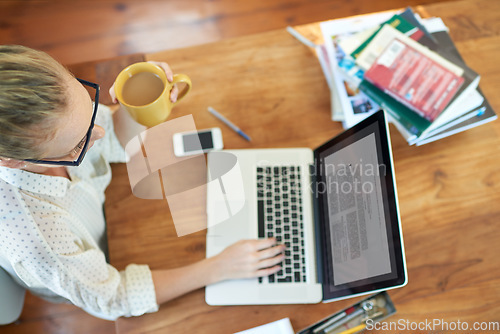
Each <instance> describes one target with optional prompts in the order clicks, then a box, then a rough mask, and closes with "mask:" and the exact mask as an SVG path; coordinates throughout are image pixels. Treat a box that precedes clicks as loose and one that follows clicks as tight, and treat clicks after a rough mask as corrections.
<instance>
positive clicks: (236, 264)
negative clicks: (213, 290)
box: [211, 238, 285, 281]
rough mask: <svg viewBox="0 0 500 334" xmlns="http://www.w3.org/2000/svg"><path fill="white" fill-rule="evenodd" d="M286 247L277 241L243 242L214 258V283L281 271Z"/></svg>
mask: <svg viewBox="0 0 500 334" xmlns="http://www.w3.org/2000/svg"><path fill="white" fill-rule="evenodd" d="M284 250H285V246H284V245H277V244H276V239H274V238H270V239H260V240H241V241H239V242H237V243H235V244H233V245H231V246H229V247H227V248H226V249H225V250H224V251H222V252H221V253H220V254H218V255H216V256H214V257H213V258H212V259H211V260H212V261H213V264H214V267H212V269H213V271H212V274H213V275H214V281H223V280H227V279H237V278H251V277H261V276H268V275H271V274H274V273H276V272H278V271H279V270H280V269H281V266H280V265H279V264H280V263H281V262H283V260H284V259H285V255H284V253H283V251H284Z"/></svg>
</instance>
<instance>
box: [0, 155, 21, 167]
mask: <svg viewBox="0 0 500 334" xmlns="http://www.w3.org/2000/svg"><path fill="white" fill-rule="evenodd" d="M0 166H3V167H8V168H15V169H21V168H25V167H26V162H25V161H22V160H16V159H10V158H0Z"/></svg>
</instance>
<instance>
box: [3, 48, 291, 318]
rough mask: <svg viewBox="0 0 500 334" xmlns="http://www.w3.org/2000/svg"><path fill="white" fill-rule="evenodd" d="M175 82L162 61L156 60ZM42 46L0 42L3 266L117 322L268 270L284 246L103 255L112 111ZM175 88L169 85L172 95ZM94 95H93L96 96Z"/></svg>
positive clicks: (275, 266) (270, 243) (267, 242)
mask: <svg viewBox="0 0 500 334" xmlns="http://www.w3.org/2000/svg"><path fill="white" fill-rule="evenodd" d="M160 65H161V66H162V67H163V68H164V70H165V71H166V73H167V77H168V78H169V80H172V71H171V70H170V68H169V67H168V65H167V64H165V63H161V64H160ZM84 86H89V87H90V89H91V90H92V89H96V88H98V87H97V85H95V84H92V83H90V82H86V81H84V80H80V79H76V78H75V77H73V76H72V75H71V74H70V73H69V72H68V71H67V70H66V69H65V68H64V67H63V66H62V65H60V64H59V63H58V62H56V61H55V60H54V59H52V58H51V57H50V56H48V55H47V54H45V53H43V52H39V51H35V50H32V49H29V48H26V47H22V46H14V45H5V46H0V267H2V268H3V269H5V270H6V271H7V272H8V273H9V274H10V275H11V276H12V277H13V278H14V279H15V280H16V281H18V283H19V284H21V285H23V286H24V287H25V288H27V289H29V290H30V291H31V292H32V293H33V294H35V295H38V296H40V297H42V298H45V299H48V300H51V301H55V302H71V303H73V304H74V305H76V306H78V307H81V308H82V309H84V310H85V311H87V312H89V313H90V314H93V315H95V316H98V317H101V318H105V319H110V320H112V319H116V318H117V317H120V316H138V315H141V314H144V313H147V312H154V311H156V310H157V309H158V304H161V303H164V302H167V301H169V300H171V299H173V298H175V297H177V296H180V295H182V294H185V293H187V292H189V291H192V290H194V289H198V288H201V287H203V286H205V285H207V284H211V283H215V282H218V281H221V280H227V279H235V278H245V277H257V276H265V275H270V274H272V273H275V272H277V271H278V270H279V269H280V265H279V263H280V262H281V261H282V260H283V258H284V256H283V249H284V248H283V246H282V245H276V241H275V240H274V239H264V240H245V241H241V242H238V243H236V244H234V245H232V246H230V247H228V248H227V249H226V250H225V251H223V252H222V253H220V254H219V255H217V256H215V257H212V258H208V259H204V260H202V261H200V262H197V263H194V264H191V265H188V266H186V267H181V268H176V269H171V270H150V269H149V267H148V266H147V265H136V264H130V265H129V266H127V268H126V269H125V270H124V271H121V272H119V271H117V270H116V269H115V268H113V267H112V266H111V265H109V264H108V263H107V262H106V259H105V255H104V252H103V249H104V247H105V242H104V240H105V220H104V216H103V210H102V208H103V204H104V191H105V189H106V187H107V186H108V184H109V182H110V180H111V169H110V166H109V163H110V162H123V161H124V151H123V149H122V147H121V146H120V145H119V143H118V140H117V139H116V137H115V134H114V130H113V123H112V118H111V115H110V112H109V109H108V108H106V107H105V106H100V105H98V104H97V103H96V104H95V106H94V104H93V102H92V98H93V97H94V96H92V97H91V96H90V95H89V93H88V91H87V89H85V87H84ZM176 95H177V90H176V89H175V88H174V90H172V94H171V99H172V100H173V101H175V99H176ZM96 102H97V101H96Z"/></svg>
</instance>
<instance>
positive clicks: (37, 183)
mask: <svg viewBox="0 0 500 334" xmlns="http://www.w3.org/2000/svg"><path fill="white" fill-rule="evenodd" d="M0 179H1V180H3V181H5V182H7V183H8V184H10V185H12V186H14V187H16V188H18V189H21V190H25V191H29V192H32V193H38V194H42V195H49V196H56V197H63V196H64V195H65V194H66V191H67V190H68V188H69V187H70V185H71V181H70V180H68V179H66V178H63V177H57V176H50V175H43V174H36V173H31V172H27V171H24V170H21V169H15V168H8V167H3V166H0Z"/></svg>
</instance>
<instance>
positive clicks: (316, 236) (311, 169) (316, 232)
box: [309, 164, 323, 283]
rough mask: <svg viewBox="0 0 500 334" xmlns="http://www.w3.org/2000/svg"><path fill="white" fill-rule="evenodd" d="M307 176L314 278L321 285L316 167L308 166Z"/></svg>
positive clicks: (321, 271)
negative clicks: (314, 266)
mask: <svg viewBox="0 0 500 334" xmlns="http://www.w3.org/2000/svg"><path fill="white" fill-rule="evenodd" d="M309 175H310V177H311V191H312V192H313V194H312V196H311V198H312V208H313V222H314V241H315V242H314V245H315V253H316V256H315V258H316V277H317V281H318V283H323V252H322V249H323V248H322V247H323V245H322V238H321V230H320V221H319V220H320V215H319V196H318V175H317V172H316V166H315V165H314V164H313V165H309Z"/></svg>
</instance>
